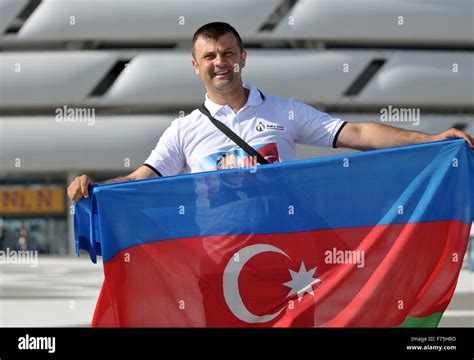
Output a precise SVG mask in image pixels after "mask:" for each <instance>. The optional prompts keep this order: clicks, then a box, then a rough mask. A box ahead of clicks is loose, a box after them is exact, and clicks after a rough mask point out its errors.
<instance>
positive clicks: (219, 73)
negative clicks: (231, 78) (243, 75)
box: [213, 70, 230, 76]
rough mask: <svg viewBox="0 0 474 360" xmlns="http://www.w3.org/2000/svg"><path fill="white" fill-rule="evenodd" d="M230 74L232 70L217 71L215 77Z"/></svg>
mask: <svg viewBox="0 0 474 360" xmlns="http://www.w3.org/2000/svg"><path fill="white" fill-rule="evenodd" d="M229 73H230V70H222V71H216V72H215V73H213V76H223V75H227V74H229Z"/></svg>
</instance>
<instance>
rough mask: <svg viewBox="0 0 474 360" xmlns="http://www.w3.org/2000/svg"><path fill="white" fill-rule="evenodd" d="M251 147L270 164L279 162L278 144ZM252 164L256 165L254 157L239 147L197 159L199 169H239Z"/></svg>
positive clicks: (252, 165)
mask: <svg viewBox="0 0 474 360" xmlns="http://www.w3.org/2000/svg"><path fill="white" fill-rule="evenodd" d="M253 148H254V149H255V150H257V151H258V152H259V153H260V155H262V156H263V157H264V158H265V160H267V161H268V162H269V163H270V164H271V163H274V162H279V155H278V146H277V144H276V143H269V144H260V145H256V146H253ZM254 166H257V162H256V159H254V158H253V157H252V156H250V155H248V154H247V153H246V152H245V151H244V150H242V149H240V148H239V149H235V150H230V151H221V152H218V153H215V154H211V155H208V156H206V157H203V158H202V159H200V160H199V167H200V168H201V171H213V170H223V169H240V168H250V167H254Z"/></svg>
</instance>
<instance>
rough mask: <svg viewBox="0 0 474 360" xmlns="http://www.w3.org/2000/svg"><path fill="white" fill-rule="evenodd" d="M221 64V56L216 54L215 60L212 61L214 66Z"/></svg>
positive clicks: (222, 60) (222, 59)
mask: <svg viewBox="0 0 474 360" xmlns="http://www.w3.org/2000/svg"><path fill="white" fill-rule="evenodd" d="M223 62H224V58H223V56H222V55H219V54H217V55H216V58H215V59H214V65H221V64H222V63H223Z"/></svg>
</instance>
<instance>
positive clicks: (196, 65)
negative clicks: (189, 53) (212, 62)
mask: <svg viewBox="0 0 474 360" xmlns="http://www.w3.org/2000/svg"><path fill="white" fill-rule="evenodd" d="M191 64H193V68H194V72H195V73H196V75H197V76H199V75H200V71H199V64H198V63H197V61H196V60H194V58H193V59H192V60H191Z"/></svg>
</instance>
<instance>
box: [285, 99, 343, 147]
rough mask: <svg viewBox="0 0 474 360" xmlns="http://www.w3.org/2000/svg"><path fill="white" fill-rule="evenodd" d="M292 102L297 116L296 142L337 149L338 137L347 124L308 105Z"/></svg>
mask: <svg viewBox="0 0 474 360" xmlns="http://www.w3.org/2000/svg"><path fill="white" fill-rule="evenodd" d="M290 101H291V104H290V106H291V107H292V108H293V111H294V114H295V125H296V132H295V141H296V142H297V143H298V144H304V145H309V146H319V147H336V141H337V137H338V136H339V133H340V131H341V130H342V128H343V127H344V126H345V125H346V124H347V122H346V121H344V120H341V119H338V118H334V117H332V116H331V115H329V114H327V113H325V112H322V111H319V110H317V109H315V108H314V107H312V106H309V105H307V104H304V103H301V102H298V101H294V100H290Z"/></svg>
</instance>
